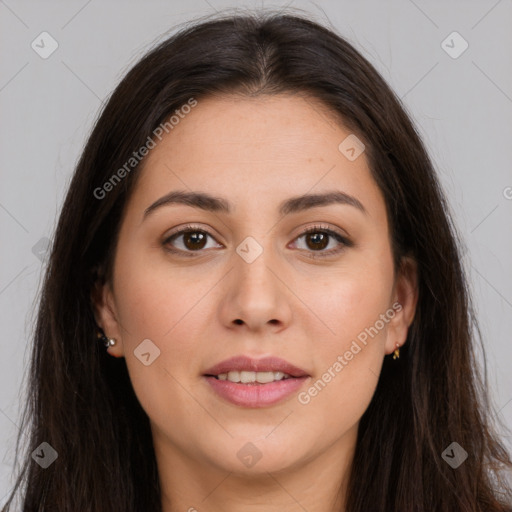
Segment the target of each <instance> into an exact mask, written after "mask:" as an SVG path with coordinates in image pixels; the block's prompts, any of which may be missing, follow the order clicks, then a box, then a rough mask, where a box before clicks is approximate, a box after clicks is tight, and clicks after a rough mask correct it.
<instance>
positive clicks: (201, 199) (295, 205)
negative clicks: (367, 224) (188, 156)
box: [143, 190, 368, 220]
mask: <svg viewBox="0 0 512 512" xmlns="http://www.w3.org/2000/svg"><path fill="white" fill-rule="evenodd" d="M171 204H184V205H187V206H192V207H193V208H200V209H201V210H205V211H209V212H215V213H231V212H232V206H231V204H230V203H229V201H227V200H226V199H223V198H220V197H215V196H212V195H210V194H207V193H206V192H187V191H184V190H174V191H172V192H169V193H168V194H166V195H165V196H163V197H161V198H160V199H157V200H156V201H155V202H154V203H153V204H151V205H150V206H148V207H147V208H146V209H145V210H144V215H143V220H144V219H146V217H147V216H148V215H149V214H150V213H151V212H154V211H155V210H156V209H157V208H160V207H162V206H166V205H171ZM331 204H343V205H349V206H353V207H354V208H357V209H358V210H360V211H361V212H362V213H364V214H365V215H367V214H368V212H367V211H366V209H365V207H364V206H363V205H362V203H361V202H360V201H359V200H358V199H356V198H355V197H354V196H351V195H349V194H347V193H345V192H341V191H339V190H333V191H330V192H324V193H319V194H305V195H302V196H296V197H291V198H290V199H286V200H285V201H283V202H282V203H281V204H280V206H279V213H280V214H281V215H290V214H292V213H297V212H301V211H304V210H308V209H310V208H316V207H320V206H328V205H331Z"/></svg>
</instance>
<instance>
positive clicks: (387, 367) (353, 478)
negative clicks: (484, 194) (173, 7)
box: [4, 11, 512, 512]
mask: <svg viewBox="0 0 512 512" xmlns="http://www.w3.org/2000/svg"><path fill="white" fill-rule="evenodd" d="M290 92H291V93H299V94H302V93H305V94H309V95H313V96H314V97H316V98H318V99H320V100H321V101H322V102H323V104H325V106H326V107H327V108H328V109H329V110H330V111H332V112H333V113H335V114H337V115H338V116H339V117H340V119H342V120H343V123H344V125H345V126H346V127H348V128H349V129H350V130H351V131H352V132H353V133H355V134H356V135H357V136H358V137H359V138H360V139H361V140H362V141H363V142H364V144H365V145H366V152H365V154H366V156H367V158H368V162H369V166H370V169H371V172H372V176H373V177H374V179H375V180H376V183H377V184H378V186H379V187H380V189H381V191H382V193H383V195H384V198H385V201H386V207H387V213H388V220H389V224H390V229H391V233H392V245H393V247H392V249H393V255H394V260H395V264H396V265H397V266H398V265H400V262H401V261H402V257H403V256H404V255H406V254H408V255H411V256H412V257H414V259H415V260H416V261H417V264H418V273H419V276H418V278H419V280H418V286H419V298H418V304H417V309H416V316H415V319H414V322H413V324H412V325H411V327H410V329H409V334H408V338H407V343H406V344H405V346H404V347H403V348H402V351H401V355H400V359H399V360H398V361H390V360H389V359H390V358H389V356H387V357H385V360H384V366H383V369H382V372H381V375H380V379H379V382H378V385H377V389H376V392H375V394H374V396H373V399H372V401H371V403H370V405H369V407H368V409H367V410H366V412H365V413H364V415H363V417H362V418H361V421H360V426H359V433H358V439H357V445H356V451H355V458H354V462H353V466H352V468H351V473H350V481H349V487H348V495H347V508H346V510H347V512H368V511H369V510H371V511H372V512H390V511H399V512H415V511H417V512H420V511H421V512H427V511H428V512H431V511H434V510H435V511H438V512H454V511H458V510H463V511H465V512H477V511H486V512H489V511H492V512H498V511H501V512H504V511H511V510H512V506H511V505H510V498H511V491H510V489H509V488H508V487H507V486H506V485H505V483H504V482H501V483H500V481H499V480H498V477H499V474H500V473H499V472H498V471H497V469H499V467H500V466H505V465H506V466H507V467H509V468H510V467H511V460H510V456H509V454H508V453H507V451H506V450H505V448H504V446H503V445H502V444H501V443H500V441H499V438H498V435H497V434H496V432H495V430H494V429H495V428H496V427H495V425H496V424H497V423H496V421H495V420H496V418H495V417H494V414H493V410H494V409H493V406H492V405H491V401H490V399H489V396H488V391H487V379H486V378H485V379H482V377H481V371H479V370H478V361H477V358H476V343H475V341H476V340H477V339H478V340H481V336H480V332H479V330H478V325H477V322H476V319H475V314H474V312H473V308H472V305H471V302H470V296H469V293H468V287H467V284H466V278H465V275H464V271H463V268H462V266H461V252H460V241H459V237H458V235H457V231H456V228H455V227H454V225H453V223H452V221H451V216H450V214H449V207H448V203H447V201H446V199H445V198H444V196H443V193H442V191H441V189H440V186H439V183H438V180H437V177H436V175H435V170H434V168H433V165H432V162H431V160H430V159H429V156H428V154H427V152H426V150H425V148H424V145H423V143H422V141H421V140H420V137H419V136H418V133H417V131H416V129H415V128H414V126H413V124H412V122H411V120H410V119H409V117H408V115H407V114H406V112H405V109H404V107H403V106H402V105H401V103H400V100H399V99H398V98H397V97H396V95H395V94H394V93H393V92H392V90H391V89H390V88H389V86H388V85H387V84H386V83H385V82H384V80H383V79H382V77H381V76H380V75H379V74H378V72H377V71H376V70H375V69H374V67H373V66H372V65H371V64H370V63H369V62H368V61H367V60H366V59H365V58H363V57H362V56H361V54H360V53H359V52H358V51H356V49H355V48H354V47H353V46H352V45H351V44H349V43H348V42H347V41H346V40H345V39H343V38H342V37H340V36H339V35H337V34H335V33H334V32H333V31H331V30H329V29H327V28H324V27H323V26H321V25H320V24H317V23H315V22H313V21H310V20H308V19H306V18H305V17H302V16H298V15H290V14H283V13H273V12H271V11H267V12H263V13H244V14H243V15H231V14H229V15H226V14H222V13H221V15H220V16H216V17H215V18H214V19H207V20H201V21H200V22H194V23H192V25H191V26H187V27H184V28H182V29H181V30H180V31H179V32H177V33H175V34H174V35H172V36H171V37H169V38H168V39H167V40H165V41H164V42H162V43H160V44H159V45H158V46H157V47H155V48H154V49H152V50H151V51H150V52H149V53H148V54H146V55H145V56H144V57H143V58H142V60H140V61H139V62H138V63H137V64H136V65H135V66H134V67H133V68H132V69H131V70H130V71H129V72H128V73H127V75H126V76H125V78H124V79H123V80H122V81H121V83H120V84H119V85H118V87H117V88H116V89H115V91H114V92H113V94H112V96H111V97H110V98H109V100H108V101H107V102H106V104H105V106H104V108H103V111H102V113H101V115H100V116H99V118H98V120H97V122H96V124H95V127H94V129H93V131H92V133H91V135H90V137H89V140H88V142H87V144H86V146H85V148H84V150H83V153H82V155H81V158H80V160H79V163H78V165H77V167H76V170H75V173H74V175H73V179H72V182H71V184H70V187H69V190H68V193H67V196H66V199H65V203H64V206H63V208H62V212H61V215H60V219H59V223H58V227H57V229H56V232H55V235H54V238H53V244H52V248H51V254H50V258H49V263H48V267H47V271H46V274H45V279H44V284H43V288H42V293H41V298H40V303H39V310H38V317H37V322H36V327H35V333H34V339H33V352H32V359H31V366H30V369H29V370H30V371H29V374H28V375H29V382H28V393H29V399H28V400H27V408H26V411H25V414H24V417H23V425H24V429H25V430H27V431H28V434H27V435H28V436H29V438H30V443H29V446H28V447H27V448H26V454H24V455H23V456H22V457H21V459H20V458H19V457H20V455H19V452H20V450H19V441H20V440H19V439H18V444H17V446H16V452H17V457H18V459H17V460H21V461H22V462H23V464H22V467H20V468H19V476H18V479H17V482H16V485H15V488H14V489H13V491H12V494H11V496H10V499H9V502H8V504H7V505H6V506H5V508H4V510H5V511H7V510H9V508H10V505H11V504H12V501H13V500H14V498H15V495H16V493H17V492H21V494H22V507H21V508H22V510H23V511H25V512H29V511H30V512H32V511H37V510H39V511H56V510H58V511H70V512H71V511H72V512H76V511H79V510H80V511H85V510H90V511H95V512H102V511H114V510H115V511H119V510H122V511H123V512H140V511H143V510H144V511H147V510H151V511H158V510H161V504H160V495H159V493H160V489H159V484H158V472H157V467H156V461H155V457H154V450H153V445H152V437H151V431H150V428H149V420H148V417H147V415H146V414H145V412H144V411H143V409H142V407H141V406H140V404H139V402H138V400H137V398H136V396H135V394H134V391H133V388H132V386H131V383H130V379H129V376H128V372H127V368H126V363H125V361H124V359H122V358H121V359H114V358H112V357H110V356H109V355H108V354H106V352H105V350H104V348H103V346H101V345H100V344H99V343H98V341H97V339H96V335H95V333H96V324H95V318H94V314H93V309H92V304H91V290H92V289H93V286H94V284H95V283H97V282H98V280H99V281H100V282H101V281H102V280H105V279H109V277H110V275H111V270H112V260H113V258H112V257H113V254H114V251H115V246H116V236H117V234H118V231H119V227H120V221H121V219H122V215H123V211H124V208H125V205H126V203H127V200H128V198H129V196H130V193H131V191H133V188H134V185H135V183H136V178H137V174H138V173H137V165H135V166H134V167H133V169H131V171H130V172H127V173H126V176H123V179H122V180H119V182H116V183H115V186H112V187H110V188H111V190H109V191H108V193H107V194H105V195H104V197H102V198H98V195H99V194H98V193H97V190H98V188H101V187H102V186H103V185H104V184H105V183H106V182H107V181H108V180H109V179H111V177H112V174H113V173H114V172H115V171H116V170H117V169H119V168H122V167H123V165H125V163H126V162H127V161H129V159H130V157H131V156H132V152H133V151H135V150H137V149H138V148H140V147H142V146H144V144H145V143H146V141H147V138H148V137H149V136H151V135H152V133H153V131H154V130H155V129H156V128H157V127H158V126H159V125H160V123H162V122H165V121H166V120H167V119H169V117H170V116H171V115H172V114H173V113H174V112H175V110H176V109H179V108H180V107H181V106H182V105H184V104H186V103H187V102H188V101H189V99H190V98H195V100H197V101H199V102H200V101H201V98H205V97H206V96H208V95H211V94H224V93H236V94H240V95H251V96H255V95H262V94H278V93H290ZM139 165H140V164H139ZM95 191H96V193H95ZM480 343H481V341H480ZM482 349H483V347H482ZM484 369H485V367H484ZM23 434H25V432H23ZM21 435H22V434H20V437H21ZM42 442H47V443H49V444H50V445H51V446H52V447H53V448H54V449H55V450H56V451H57V452H58V458H57V459H56V460H55V462H54V463H53V464H52V465H51V466H50V467H48V468H47V469H42V468H41V467H40V466H39V465H38V464H36V463H35V462H34V461H33V460H32V458H31V453H32V451H33V450H34V449H35V448H36V447H38V446H39V445H40V444H41V443H42ZM452 442H457V443H458V444H459V445H460V446H461V447H462V448H464V450H465V451H466V452H467V453H468V458H467V460H466V461H465V462H464V463H462V464H461V465H460V466H459V467H457V468H456V469H455V468H453V467H451V466H450V465H449V464H447V463H446V462H445V460H444V459H443V457H442V453H443V451H444V450H445V449H446V448H447V447H448V446H449V445H450V444H451V443H452Z"/></svg>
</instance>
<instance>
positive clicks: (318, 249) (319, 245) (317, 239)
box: [163, 226, 353, 258]
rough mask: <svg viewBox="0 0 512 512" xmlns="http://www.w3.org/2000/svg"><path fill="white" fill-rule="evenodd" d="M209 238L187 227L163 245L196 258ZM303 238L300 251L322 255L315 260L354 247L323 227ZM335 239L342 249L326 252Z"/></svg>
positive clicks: (170, 249)
mask: <svg viewBox="0 0 512 512" xmlns="http://www.w3.org/2000/svg"><path fill="white" fill-rule="evenodd" d="M208 237H211V238H212V239H213V236H212V235H211V234H210V233H208V232H207V231H204V230H203V229H199V228H195V227H194V226H186V227H184V228H183V229H181V230H179V231H176V232H175V233H174V234H172V235H171V236H169V237H168V238H167V239H166V240H164V242H163V244H164V245H165V246H167V250H168V251H170V252H172V253H182V254H183V255H184V256H194V254H193V253H195V252H199V251H201V250H202V249H205V248H207V247H205V245H206V240H207V238H208ZM180 238H182V239H183V240H182V241H181V246H182V247H178V248H176V244H175V243H171V242H174V241H175V240H179V239H180ZM301 238H305V241H306V248H305V249H304V248H300V249H303V250H309V251H311V252H312V253H320V254H318V255H317V254H311V257H313V258H315V257H322V256H329V255H332V254H335V253H338V252H340V251H341V250H343V248H344V247H351V246H352V245H353V244H352V242H350V241H349V240H348V239H347V238H345V237H343V236H341V235H340V234H338V233H336V232H335V231H333V230H331V229H328V228H323V227H313V228H309V229H307V230H306V231H304V232H303V233H301V234H300V235H299V236H297V238H296V240H299V239H301ZM333 239H334V240H335V241H336V242H337V243H338V246H341V248H340V247H338V248H334V249H332V248H331V249H330V250H325V249H326V247H328V246H329V243H330V242H331V241H332V240H333ZM220 247H221V245H220Z"/></svg>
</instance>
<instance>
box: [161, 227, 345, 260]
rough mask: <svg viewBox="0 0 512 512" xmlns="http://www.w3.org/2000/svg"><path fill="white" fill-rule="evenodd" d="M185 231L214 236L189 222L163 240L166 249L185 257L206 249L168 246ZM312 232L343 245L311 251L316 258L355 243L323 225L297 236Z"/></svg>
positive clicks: (312, 256)
mask: <svg viewBox="0 0 512 512" xmlns="http://www.w3.org/2000/svg"><path fill="white" fill-rule="evenodd" d="M185 233H204V234H206V235H208V236H210V237H212V238H214V236H213V235H212V234H211V233H209V232H208V231H205V230H204V229H201V228H199V227H197V226H194V225H192V224H188V225H186V226H184V227H183V228H182V229H180V230H179V231H176V232H174V233H173V234H172V235H170V236H168V237H167V238H166V239H165V240H164V241H163V245H164V246H165V250H166V251H168V252H170V253H173V254H179V255H183V256H185V257H195V256H196V253H199V252H201V251H202V250H204V249H199V250H197V251H190V250H188V251H183V250H182V249H171V248H170V247H169V246H168V244H169V243H170V242H171V240H173V239H175V238H177V237H179V236H180V235H183V234H185ZM310 233H323V234H327V235H329V236H330V237H332V238H334V239H336V240H337V241H338V242H339V243H340V244H341V247H340V248H338V249H331V250H329V251H324V250H320V251H311V255H310V256H309V257H311V258H313V259H315V258H327V257H329V256H334V255H336V254H339V253H341V252H342V251H343V250H345V248H347V247H352V246H353V245H354V244H353V243H352V242H351V241H350V240H349V239H347V238H345V237H343V236H341V235H340V234H339V233H337V232H336V231H333V230H332V229H329V228H326V227H322V226H318V225H317V226H312V227H310V228H308V229H306V230H305V231H303V232H302V233H300V234H299V235H298V236H297V237H296V239H298V238H301V237H302V236H305V235H308V234H310Z"/></svg>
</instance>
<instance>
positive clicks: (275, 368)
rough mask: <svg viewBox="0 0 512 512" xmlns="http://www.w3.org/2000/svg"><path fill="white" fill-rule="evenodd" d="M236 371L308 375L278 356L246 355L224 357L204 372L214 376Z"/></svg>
mask: <svg viewBox="0 0 512 512" xmlns="http://www.w3.org/2000/svg"><path fill="white" fill-rule="evenodd" d="M231 371H238V372H242V371H244V372H282V373H285V374H287V375H289V376H291V377H308V373H307V372H306V371H305V370H302V369H301V368H298V367H297V366H294V365H293V364H291V363H289V362H287V361H285V360H284V359H280V358H278V357H265V358H263V359H252V358H250V357H246V356H237V357H232V358H231V359H226V360H225V361H222V362H220V363H218V364H216V365H215V366H212V367H211V368H209V369H208V370H206V371H205V372H204V375H206V376H212V377H216V376H218V375H220V374H222V373H229V372H231Z"/></svg>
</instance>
